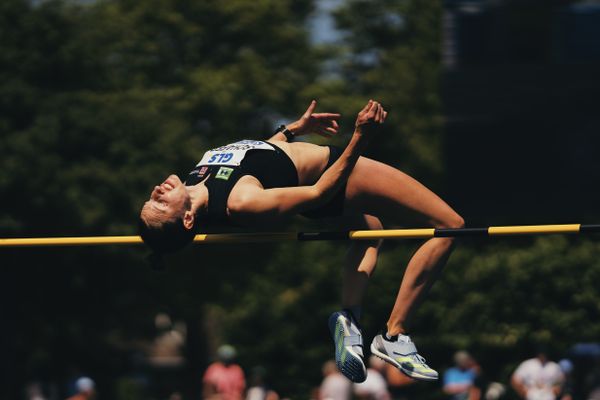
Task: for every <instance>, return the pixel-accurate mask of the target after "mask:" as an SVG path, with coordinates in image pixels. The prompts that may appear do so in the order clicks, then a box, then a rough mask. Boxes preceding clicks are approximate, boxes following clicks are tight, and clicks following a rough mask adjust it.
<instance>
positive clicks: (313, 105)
mask: <svg viewBox="0 0 600 400" xmlns="http://www.w3.org/2000/svg"><path fill="white" fill-rule="evenodd" d="M315 108H317V101H316V100H313V101H311V102H310V104H309V105H308V108H307V109H306V112H304V115H302V118H306V119H308V118H310V116H311V115H312V113H313V111H315Z"/></svg>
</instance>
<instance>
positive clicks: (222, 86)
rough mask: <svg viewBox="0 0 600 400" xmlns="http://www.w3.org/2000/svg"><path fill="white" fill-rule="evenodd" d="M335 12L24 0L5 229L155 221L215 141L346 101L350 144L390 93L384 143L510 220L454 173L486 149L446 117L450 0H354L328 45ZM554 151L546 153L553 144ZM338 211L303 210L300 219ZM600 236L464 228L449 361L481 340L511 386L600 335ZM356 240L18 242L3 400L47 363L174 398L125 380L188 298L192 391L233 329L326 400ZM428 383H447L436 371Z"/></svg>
mask: <svg viewBox="0 0 600 400" xmlns="http://www.w3.org/2000/svg"><path fill="white" fill-rule="evenodd" d="M314 9H315V4H314V3H313V2H312V1H308V0H306V1H294V0H263V1H253V2H249V1H244V0H228V1H202V2H188V1H179V0H148V1H144V2H138V1H130V0H105V1H89V2H77V1H67V0H64V1H60V0H49V1H39V2H30V1H27V0H5V1H2V2H1V3H0V49H1V51H0V193H2V207H1V208H0V236H2V237H20V236H38V235H42V236H54V235H87V234H94V235H96V234H98V235H103V234H134V233H135V232H136V222H135V221H136V218H137V214H138V210H139V206H140V204H141V203H142V202H143V200H144V199H145V197H146V196H147V192H148V188H150V187H152V185H153V184H154V183H155V182H156V181H157V180H158V179H160V177H162V176H166V175H167V174H168V173H170V172H172V171H175V172H177V173H179V174H185V173H186V172H187V171H188V170H189V169H190V168H191V167H192V166H193V165H194V164H195V161H197V159H198V157H199V156H200V154H202V152H203V149H206V148H207V147H210V146H212V145H215V144H219V143H222V142H225V141H227V140H233V139H237V138H240V137H242V136H245V137H259V138H264V137H267V136H268V135H269V133H270V132H271V131H272V128H273V126H274V125H275V123H276V122H277V121H280V120H282V119H283V120H291V119H293V118H295V117H297V116H298V115H299V114H300V112H301V111H302V110H304V107H305V106H306V104H308V102H309V101H310V99H312V98H317V99H318V100H319V108H320V109H322V110H331V111H337V112H341V113H342V114H343V116H344V117H343V127H344V132H345V133H346V135H345V136H342V137H341V138H339V139H336V143H337V144H341V145H343V144H344V142H345V140H346V139H347V137H348V134H349V133H350V128H349V127H350V126H352V121H353V118H354V115H355V113H356V112H357V110H358V109H359V108H360V106H361V104H363V103H364V102H365V101H366V100H368V99H369V98H377V99H380V100H381V101H382V102H383V103H384V104H385V105H386V108H388V109H389V110H390V118H389V122H388V123H387V125H386V126H385V127H384V128H383V129H382V131H381V140H378V141H376V142H375V143H373V145H372V146H371V148H370V149H369V155H370V156H373V157H375V158H377V159H380V160H383V161H385V162H387V163H390V164H392V165H394V166H396V167H399V168H401V169H403V170H405V171H407V172H409V173H411V174H413V175H414V176H416V177H417V178H418V179H420V180H422V181H424V182H426V183H427V184H428V185H429V186H430V187H432V188H433V189H434V190H435V191H437V192H439V193H441V194H443V195H444V197H446V198H447V199H448V201H449V202H450V204H459V205H460V204H465V203H467V204H469V206H470V208H469V209H459V211H460V212H461V213H462V214H463V216H465V218H466V219H467V221H469V217H470V215H471V214H473V215H475V216H478V218H476V220H477V221H481V220H482V218H481V216H482V215H485V218H486V219H485V221H484V222H483V223H484V224H485V223H488V224H494V223H499V222H505V221H506V212H507V209H506V208H502V209H501V211H502V212H496V213H495V210H494V209H493V208H490V207H489V204H488V203H486V202H479V203H475V204H473V203H469V202H468V201H467V200H466V199H469V198H471V196H472V193H469V192H466V191H457V190H453V180H459V179H460V176H458V177H457V176H452V171H453V170H452V166H453V165H455V164H453V163H452V162H451V161H452V160H464V159H468V158H469V157H471V156H473V155H476V154H477V153H478V149H477V148H475V147H473V146H471V145H470V143H469V142H468V141H465V140H463V141H462V142H460V143H461V144H462V147H459V148H457V146H456V145H455V143H456V140H460V138H453V137H449V136H448V134H447V133H444V129H443V128H444V121H445V119H444V113H445V110H444V107H443V98H442V93H441V86H442V85H441V83H442V82H441V81H442V80H443V77H444V72H443V71H442V68H441V64H440V58H441V54H440V49H441V42H440V41H441V37H442V33H441V28H440V27H441V23H440V21H441V15H442V4H441V2H439V1H434V0H419V1H416V0H403V1H387V0H373V1H366V0H351V1H347V2H345V3H343V4H341V6H340V7H339V9H338V10H337V11H336V13H335V18H336V22H337V24H338V27H339V28H340V29H342V31H343V33H344V35H343V39H342V40H341V41H340V42H339V43H336V44H324V45H315V44H313V43H311V42H310V40H309V34H308V32H307V29H306V20H307V18H308V17H309V16H310V15H311V12H312V11H314ZM582 118H585V115H584V116H582ZM564 138H566V140H568V137H567V136H566V133H565V136H564ZM579 139H580V140H585V139H586V138H583V139H582V138H579ZM507 140H508V139H507ZM590 140H591V139H590ZM317 141H318V140H317ZM453 143H454V145H453ZM594 143H597V140H596V142H594ZM532 146H533V145H532ZM535 146H536V149H537V150H538V152H539V153H543V150H544V148H545V142H544V141H543V140H542V141H537V142H536V143H535ZM487 156H488V157H490V158H491V159H492V160H494V159H495V160H501V159H504V156H505V155H504V154H494V152H493V149H492V151H491V152H490V153H488V154H487ZM539 159H540V158H539V157H537V158H536V156H535V155H533V156H532V157H530V158H529V159H527V160H523V159H520V162H521V164H520V165H519V168H521V169H522V170H523V171H526V170H527V169H528V168H529V167H531V166H533V165H536V162H537V161H539ZM448 160H450V162H449V161H448ZM578 161H579V162H580V163H581V164H582V165H585V163H586V162H590V161H589V160H587V161H586V159H585V158H584V159H582V160H578ZM448 176H452V180H449V179H448ZM513 178H514V179H516V180H517V182H519V181H518V179H519V178H518V176H517V177H513ZM483 179H485V178H483ZM521 183H522V182H521ZM477 189H478V187H477V183H476V182H472V185H471V188H470V190H472V191H473V192H476V191H477ZM507 189H510V188H506V187H499V188H498V190H499V191H503V190H504V191H505V190H507ZM554 189H555V190H554V192H556V191H560V188H558V187H557V188H554ZM535 190H536V189H535V188H532V189H531V191H532V192H535ZM579 196H595V198H597V190H596V189H595V187H593V186H591V185H590V186H588V187H587V188H586V191H583V192H581V193H580V194H579ZM546 201H547V202H549V203H550V205H551V206H555V208H556V209H558V208H560V209H561V211H560V212H561V214H560V215H561V216H564V217H565V218H567V219H568V218H569V217H571V218H573V217H579V216H582V215H585V216H586V217H591V218H594V217H596V218H597V217H598V213H597V210H596V207H595V204H590V205H589V206H588V207H586V208H585V209H576V205H577V201H575V200H572V202H571V203H567V204H565V203H558V202H557V201H555V200H553V198H552V196H548V197H547V198H546ZM546 205H548V204H546ZM563 206H564V207H563ZM574 206H575V207H574ZM568 210H573V212H572V213H569V212H568ZM508 211H515V212H517V213H518V211H519V209H518V202H515V204H514V205H512V208H511V207H508ZM518 215H521V214H518ZM536 218H541V219H544V218H549V217H548V214H545V215H544V216H540V215H537V216H536ZM550 218H551V216H550ZM513 222H515V223H519V222H524V223H527V222H537V221H535V220H534V221H513ZM550 222H553V221H550ZM554 222H562V221H554ZM322 227H323V225H321V224H317V223H314V222H307V221H302V220H299V221H297V222H295V223H294V224H293V225H291V226H290V227H289V229H304V230H310V229H319V228H322ZM415 246H416V243H413V242H403V243H388V244H386V245H385V246H384V251H383V255H382V257H381V262H380V265H379V267H378V268H379V270H378V273H377V274H376V275H375V277H374V278H373V282H372V290H371V291H370V293H369V294H368V297H367V299H366V303H365V314H366V316H365V319H364V326H365V331H366V337H370V336H371V335H373V334H374V333H376V332H377V330H378V329H379V328H380V326H381V325H382V324H383V322H384V321H385V319H386V314H387V313H388V312H389V310H390V307H391V304H392V301H393V298H394V296H395V292H396V290H397V287H398V284H399V282H400V280H401V277H402V273H403V267H404V264H405V262H406V260H407V259H408V257H409V256H410V254H411V252H412V251H414V249H415ZM599 246H600V244H598V243H597V240H593V239H586V238H579V237H578V238H565V237H547V238H539V239H502V240H497V241H496V240H493V241H492V240H490V241H467V242H465V243H463V245H462V246H461V247H460V248H459V249H458V250H457V252H456V254H455V255H454V256H453V258H452V259H451V261H450V263H449V265H448V267H447V270H446V272H445V274H444V276H443V278H442V279H441V281H440V282H439V283H438V284H437V285H436V286H435V287H434V289H433V292H432V293H431V296H430V297H429V298H428V300H427V302H426V303H425V304H424V305H423V307H422V309H421V311H420V313H419V314H418V316H417V318H416V320H415V321H414V326H413V331H414V332H415V335H416V337H417V340H418V343H419V346H420V349H422V352H423V353H424V354H426V355H427V356H428V359H429V360H430V362H431V364H432V365H434V366H436V367H438V368H439V369H443V368H444V367H446V366H449V365H450V363H451V355H452V353H453V352H454V351H455V350H457V349H460V348H467V349H470V350H471V351H472V352H473V353H474V354H475V355H476V356H477V358H478V359H479V360H480V362H481V363H482V365H483V367H484V369H485V370H486V371H487V373H488V375H489V376H490V377H491V378H493V379H496V380H500V381H504V382H506V381H507V380H508V377H509V376H510V373H511V371H512V370H513V369H514V367H515V365H516V364H517V363H518V362H519V361H520V360H522V359H524V358H525V357H527V356H530V355H531V354H530V350H531V345H532V344H533V343H540V342H541V343H544V344H547V345H549V346H550V348H551V350H552V351H553V354H554V355H555V356H559V355H562V354H565V353H566V351H567V350H568V348H569V347H570V346H571V345H572V344H574V343H576V342H579V341H594V340H597V338H598V337H600V322H598V321H599V318H598V317H599V313H600V297H599V296H598V294H597V284H596V282H597V281H598V279H599V278H600V262H599V261H598V257H596V255H597V254H598V251H599V250H600V248H599ZM343 253H344V247H343V246H342V245H340V244H335V243H318V244H301V245H298V244H283V245H257V246H243V245H240V246H235V248H230V247H228V248H224V247H220V246H214V247H204V246H198V247H196V248H190V249H188V250H186V251H184V252H183V253H182V254H180V255H177V256H175V257H173V258H172V259H171V260H170V262H169V267H168V270H167V271H166V272H154V271H151V270H150V269H149V268H148V265H147V263H146V261H145V256H146V251H145V250H144V249H141V248H116V247H115V248H112V247H107V248H68V249H27V250H23V249H20V250H2V252H1V253H0V265H1V268H2V271H3V277H2V279H1V280H0V282H1V286H0V293H1V296H2V314H3V315H2V321H3V324H2V326H3V327H2V336H3V337H2V340H1V341H0V343H2V344H1V346H2V354H3V356H2V358H1V360H0V365H2V373H1V374H0V375H1V376H2V377H3V378H5V379H6V382H5V384H3V385H0V396H1V397H2V398H18V397H19V396H21V395H22V390H23V387H24V385H25V383H26V382H28V381H31V380H36V379H38V380H43V381H47V382H64V381H65V380H66V379H67V378H68V376H69V374H70V373H71V371H72V369H73V368H74V366H77V367H78V368H80V369H82V370H84V371H85V372H87V373H88V374H90V375H92V376H94V377H95V379H96V380H97V381H98V384H99V388H100V394H101V397H102V398H114V399H125V398H148V397H152V394H151V393H142V394H140V392H136V391H135V390H133V391H132V390H131V389H127V388H128V386H127V385H126V384H124V383H123V382H127V378H128V377H131V376H133V375H135V373H136V372H137V371H138V370H139V366H138V364H136V359H137V358H136V357H137V353H136V350H135V349H136V348H137V347H136V346H135V344H136V343H138V342H140V341H145V340H146V341H147V340H150V339H151V338H152V337H153V335H154V334H155V331H154V327H153V323H152V321H153V318H154V315H155V314H156V313H157V312H160V311H166V312H168V313H169V314H171V315H172V316H173V317H174V318H176V319H179V320H183V321H185V322H186V324H187V327H188V342H187V344H186V358H187V360H188V363H187V368H186V370H185V373H184V374H183V375H182V376H181V377H180V379H179V382H178V385H179V386H178V388H177V389H179V390H182V391H183V392H184V393H185V395H186V396H189V398H197V396H198V393H199V387H200V377H201V373H202V371H203V369H204V368H205V367H206V365H207V364H208V363H209V362H210V360H211V357H212V356H213V355H214V350H215V347H216V345H218V344H220V343H232V344H234V345H235V346H236V347H237V348H238V350H239V353H240V354H239V355H240V357H239V359H240V362H241V364H242V365H243V366H244V367H245V368H247V369H250V368H251V367H252V366H254V365H263V366H265V367H267V369H268V370H269V371H270V377H271V382H272V383H273V386H274V388H275V389H277V390H278V391H279V392H280V393H281V394H283V395H284V396H290V397H293V398H304V397H308V394H309V393H310V391H311V389H312V388H313V387H315V386H317V385H318V383H319V382H320V379H321V376H320V366H321V364H322V363H323V362H324V361H325V360H327V359H328V358H330V357H331V356H332V352H331V348H330V347H331V345H330V343H329V336H328V335H329V334H328V332H327V328H326V324H325V321H326V318H327V316H328V315H329V313H330V312H331V311H333V310H334V309H336V308H337V307H338V297H339V279H340V260H341V259H342V257H343ZM60 390H63V389H60ZM416 390H417V393H418V394H419V398H438V397H440V396H441V394H440V393H441V392H440V391H439V388H437V387H436V386H432V385H420V384H419V385H418V386H417V389H416ZM136 393H137V394H136ZM136 396H142V397H136ZM144 396H145V397H144Z"/></svg>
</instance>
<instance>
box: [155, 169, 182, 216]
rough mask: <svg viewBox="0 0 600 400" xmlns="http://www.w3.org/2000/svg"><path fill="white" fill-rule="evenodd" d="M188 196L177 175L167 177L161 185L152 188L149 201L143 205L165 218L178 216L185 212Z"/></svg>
mask: <svg viewBox="0 0 600 400" xmlns="http://www.w3.org/2000/svg"><path fill="white" fill-rule="evenodd" d="M188 198H189V195H188V193H187V190H186V189H185V185H184V184H183V182H181V180H180V179H179V177H178V176H177V175H169V177H168V178H167V179H165V181H164V182H163V183H161V184H160V185H158V186H155V187H154V190H152V193H150V199H149V200H148V201H147V202H146V204H145V205H144V208H146V207H149V208H150V209H151V210H152V211H154V212H157V213H160V214H163V215H164V216H165V218H167V219H168V218H172V217H174V216H176V215H180V214H181V212H182V210H185V209H186V208H185V204H186V201H187V200H188Z"/></svg>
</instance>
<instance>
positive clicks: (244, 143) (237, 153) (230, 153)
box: [196, 140, 275, 166]
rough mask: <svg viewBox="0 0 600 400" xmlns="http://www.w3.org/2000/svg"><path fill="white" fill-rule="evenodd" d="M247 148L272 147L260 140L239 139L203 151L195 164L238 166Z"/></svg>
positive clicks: (263, 148) (270, 148)
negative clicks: (202, 154)
mask: <svg viewBox="0 0 600 400" xmlns="http://www.w3.org/2000/svg"><path fill="white" fill-rule="evenodd" d="M249 150H271V151H274V150H275V149H273V147H272V146H271V145H270V144H268V143H266V142H263V141H260V140H241V141H239V142H235V143H231V144H228V145H225V146H221V147H217V148H216V149H212V150H209V151H207V152H206V153H204V156H202V159H201V160H200V162H199V163H198V164H196V166H200V165H232V166H238V165H240V163H241V162H242V160H243V159H244V157H246V153H247V152H248V151H249Z"/></svg>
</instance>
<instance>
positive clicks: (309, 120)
mask: <svg viewBox="0 0 600 400" xmlns="http://www.w3.org/2000/svg"><path fill="white" fill-rule="evenodd" d="M316 107H317V101H316V100H313V101H312V102H311V103H310V105H309V106H308V108H307V109H306V112H305V113H304V115H302V117H300V119H299V120H298V121H296V122H292V123H291V124H289V125H287V128H288V129H289V130H290V131H292V132H293V133H294V136H301V135H306V134H309V133H316V134H317V135H321V136H324V137H327V138H330V137H332V136H333V135H337V134H338V130H339V128H340V126H339V125H338V123H337V120H338V119H339V118H340V117H341V115H340V114H335V113H313V111H314V110H315V108H316Z"/></svg>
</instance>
